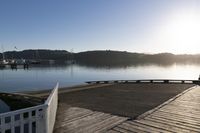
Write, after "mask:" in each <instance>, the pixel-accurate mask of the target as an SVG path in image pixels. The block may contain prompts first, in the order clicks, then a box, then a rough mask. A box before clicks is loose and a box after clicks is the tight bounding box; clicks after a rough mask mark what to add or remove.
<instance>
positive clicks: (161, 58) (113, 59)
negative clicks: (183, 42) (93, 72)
mask: <svg viewBox="0 0 200 133" xmlns="http://www.w3.org/2000/svg"><path fill="white" fill-rule="evenodd" d="M4 55H5V58H6V59H21V58H23V59H42V60H63V61H64V60H72V59H73V60H75V61H76V62H77V63H79V64H87V65H97V66H98V65H129V64H134V63H160V64H170V63H174V62H177V63H186V62H187V63H188V62H189V63H200V55H199V54H196V55H186V54H185V55H174V54H171V53H161V54H144V53H131V52H125V51H110V50H106V51H86V52H80V53H70V52H68V51H66V50H24V51H8V52H5V53H4ZM0 58H1V59H2V54H0Z"/></svg>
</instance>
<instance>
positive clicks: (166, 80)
mask: <svg viewBox="0 0 200 133" xmlns="http://www.w3.org/2000/svg"><path fill="white" fill-rule="evenodd" d="M86 83H88V84H113V83H180V84H200V80H177V79H144V80H107V81H87V82H86Z"/></svg>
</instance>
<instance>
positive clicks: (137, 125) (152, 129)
mask: <svg viewBox="0 0 200 133" xmlns="http://www.w3.org/2000/svg"><path fill="white" fill-rule="evenodd" d="M127 123H129V124H131V128H132V129H131V130H133V131H134V130H136V129H138V130H142V131H145V132H148V133H149V132H152V133H162V132H164V133H170V132H169V131H168V130H166V129H162V128H159V127H155V126H151V125H146V124H143V123H139V122H137V121H128V122H127Z"/></svg>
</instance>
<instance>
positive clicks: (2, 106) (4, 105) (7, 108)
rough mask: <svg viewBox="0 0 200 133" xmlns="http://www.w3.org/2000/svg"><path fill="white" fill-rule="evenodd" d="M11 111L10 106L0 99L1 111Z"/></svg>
mask: <svg viewBox="0 0 200 133" xmlns="http://www.w3.org/2000/svg"><path fill="white" fill-rule="evenodd" d="M8 111H10V107H9V106H8V105H7V104H6V103H5V102H4V101H2V100H1V99H0V113H5V112H8Z"/></svg>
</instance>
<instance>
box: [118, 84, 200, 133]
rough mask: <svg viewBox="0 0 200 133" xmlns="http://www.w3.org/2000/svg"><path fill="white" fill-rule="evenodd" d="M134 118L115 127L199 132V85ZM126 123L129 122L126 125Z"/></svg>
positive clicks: (186, 132) (148, 130)
mask: <svg viewBox="0 0 200 133" xmlns="http://www.w3.org/2000/svg"><path fill="white" fill-rule="evenodd" d="M141 116H142V117H138V119H136V120H131V121H126V122H123V123H122V124H120V125H118V126H116V127H115V128H117V127H119V128H124V129H128V130H130V131H134V130H142V131H146V132H152V133H154V132H163V133H165V132H181V133H189V132H193V133H199V132H200V87H199V86H196V87H193V88H190V89H188V91H185V93H182V94H179V95H178V96H176V97H174V98H173V99H170V100H169V101H167V102H165V104H162V105H160V106H159V107H157V108H155V109H154V110H151V111H148V113H145V115H141ZM127 123H128V124H131V126H130V125H128V126H127ZM125 125H126V126H125Z"/></svg>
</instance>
